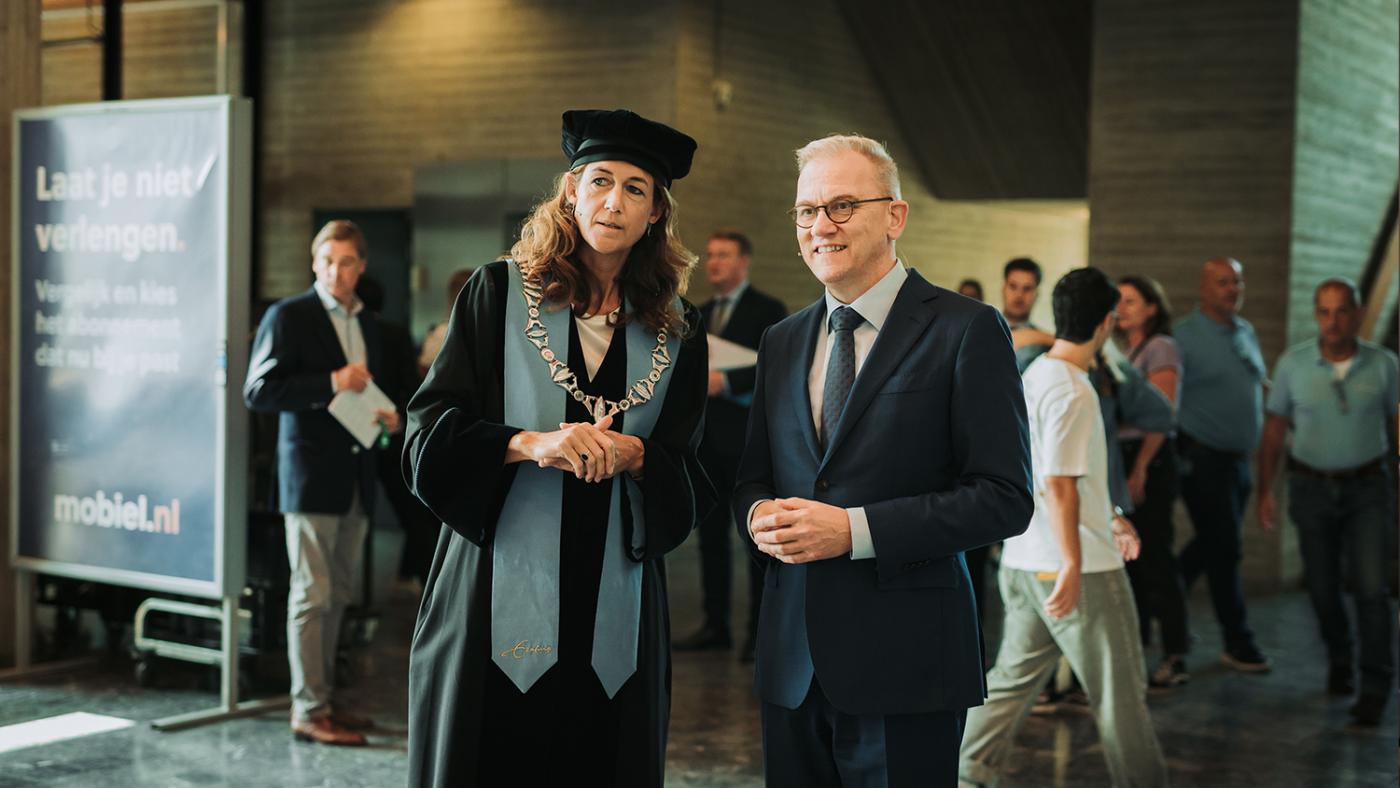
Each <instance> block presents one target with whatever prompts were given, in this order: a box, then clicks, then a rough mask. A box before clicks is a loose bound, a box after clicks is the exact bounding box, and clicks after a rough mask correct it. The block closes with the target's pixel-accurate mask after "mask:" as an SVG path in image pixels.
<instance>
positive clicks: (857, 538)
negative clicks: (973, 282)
mask: <svg viewBox="0 0 1400 788" xmlns="http://www.w3.org/2000/svg"><path fill="white" fill-rule="evenodd" d="M908 277H909V272H908V271H906V270H905V268H904V264H903V263H901V262H900V261H898V260H895V262H894V265H892V266H890V270H889V272H888V273H886V274H885V275H884V276H883V277H881V278H880V281H878V282H876V283H875V285H874V286H872V287H871V288H870V289H869V290H866V291H865V292H864V293H862V294H861V295H860V297H859V298H857V299H856V300H854V301H852V302H851V303H849V304H843V303H842V302H841V301H840V300H839V299H837V298H836V296H834V295H832V294H831V291H830V290H828V291H826V316H824V317H823V318H822V320H823V322H824V323H825V325H826V330H825V331H818V332H817V346H816V349H815V351H814V352H813V353H812V368H811V370H809V371H808V373H807V396H808V399H809V400H810V401H811V403H812V422H813V424H815V425H816V428H817V434H818V436H819V437H822V438H824V437H825V436H822V435H821V429H822V421H821V413H822V391H823V389H825V388H826V365H827V362H828V361H829V360H830V357H831V347H832V346H831V343H830V342H828V341H827V335H828V334H830V333H831V320H830V315H831V313H832V312H834V311H836V309H837V308H838V307H842V306H848V307H850V308H852V309H854V310H855V311H856V312H858V313H859V314H860V316H861V317H863V318H865V322H863V323H861V324H860V325H859V326H857V327H856V329H855V331H854V332H852V335H853V339H854V340H855V354H856V358H855V362H856V380H857V381H859V380H860V370H861V367H863V366H864V365H865V359H866V358H867V357H868V356H869V355H870V349H871V348H872V347H874V345H875V340H876V339H877V338H879V336H880V329H881V328H883V327H884V325H885V319H886V318H888V317H889V316H890V308H891V307H893V306H894V299H895V297H896V296H898V295H899V290H900V288H902V287H903V286H904V280H905V279H907V278H908ZM759 503H763V501H759V502H758V503H755V504H754V505H753V506H752V507H751V508H750V509H749V525H750V527H752V525H753V512H754V509H756V508H758V504H759ZM846 514H847V516H848V517H849V518H850V520H851V558H852V559H853V560H854V559H862V558H874V557H875V543H874V541H873V540H872V539H871V538H870V522H869V521H868V520H867V519H866V517H865V507H863V506H855V507H849V508H847V509H846Z"/></svg>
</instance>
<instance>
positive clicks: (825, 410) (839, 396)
mask: <svg viewBox="0 0 1400 788" xmlns="http://www.w3.org/2000/svg"><path fill="white" fill-rule="evenodd" d="M864 322H865V318H863V317H861V316H860V313H859V312H857V311H856V310H854V309H852V308H850V307H848V306H843V307H837V309H836V311H835V312H832V313H831V355H830V356H828V357H827V362H826V385H825V386H824V387H823V388H822V434H821V441H822V448H826V446H827V443H828V442H829V441H830V440H831V436H832V434H834V433H835V432H836V423H837V422H838V421H839V420H840V419H841V409H842V408H844V407H846V399H847V398H848V397H850V395H851V385H852V384H853V383H855V381H856V335H855V331H856V327H857V326H859V325H860V324H861V323H864Z"/></svg>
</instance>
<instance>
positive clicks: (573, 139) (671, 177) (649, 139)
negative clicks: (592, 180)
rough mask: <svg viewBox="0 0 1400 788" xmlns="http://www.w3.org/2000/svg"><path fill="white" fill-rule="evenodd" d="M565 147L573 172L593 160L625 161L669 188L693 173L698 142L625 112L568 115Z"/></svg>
mask: <svg viewBox="0 0 1400 788" xmlns="http://www.w3.org/2000/svg"><path fill="white" fill-rule="evenodd" d="M563 148H564V155H565V156H568V157H569V168H570V169H573V168H574V167H578V166H582V165H584V164H588V163H589V162H594V161H625V162H628V163H629V164H635V165H637V166H638V167H641V168H642V169H644V170H646V171H647V172H649V173H651V175H652V177H654V178H656V181H657V183H659V184H661V185H662V186H665V187H666V188H668V189H669V188H671V182H672V181H676V180H680V179H681V178H684V177H685V175H686V173H688V172H690V160H691V158H692V157H694V156H695V140H693V139H691V138H690V137H688V136H686V135H684V134H682V133H680V132H679V131H676V130H675V129H673V128H671V127H670V126H666V125H664V124H661V123H657V122H656V121H654V120H647V119H646V118H644V117H642V116H641V115H638V114H637V113H635V112H631V111H629V110H625V109H614V110H606V109H571V110H569V111H568V112H565V113H564V144H563Z"/></svg>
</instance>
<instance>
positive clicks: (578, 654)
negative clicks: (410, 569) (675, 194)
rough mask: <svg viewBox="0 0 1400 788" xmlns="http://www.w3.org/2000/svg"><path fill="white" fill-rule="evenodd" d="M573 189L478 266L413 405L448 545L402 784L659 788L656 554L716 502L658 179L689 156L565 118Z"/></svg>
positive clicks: (661, 650) (421, 472)
mask: <svg viewBox="0 0 1400 788" xmlns="http://www.w3.org/2000/svg"><path fill="white" fill-rule="evenodd" d="M563 147H564V153H565V154H566V155H567V156H568V157H569V160H570V167H569V170H568V171H567V172H565V173H563V174H561V175H560V177H559V179H558V183H557V187H556V189H555V192H554V195H553V197H552V198H549V199H546V200H545V201H544V202H542V203H540V204H539V205H538V206H536V208H535V209H534V211H533V212H532V213H531V215H530V217H529V218H528V219H527V220H526V222H525V225H524V228H523V230H522V233H521V240H520V242H519V243H517V244H516V245H515V247H514V248H513V249H512V250H511V258H509V259H505V260H501V261H497V262H495V263H492V264H490V265H487V266H485V267H483V268H482V269H480V270H478V271H477V272H476V274H475V275H474V276H473V277H472V279H471V281H470V282H469V283H468V284H467V286H466V288H464V290H463V291H462V293H461V295H460V296H459V297H458V300H457V304H456V308H455V309H454V310H453V313H452V317H451V320H450V324H449V328H448V334H447V339H446V341H445V343H444V346H443V349H442V351H441V353H440V354H439V355H438V357H437V361H436V362H435V363H434V364H433V366H432V369H431V370H430V371H429V373H428V377H427V379H426V380H425V381H424V383H423V386H422V388H421V389H420V390H419V391H418V393H417V395H416V396H415V397H414V398H413V400H412V402H411V404H410V406H409V427H408V439H407V444H406V447H405V452H404V470H405V474H406V477H407V479H408V481H409V484H410V485H411V487H412V488H413V490H414V492H415V493H416V494H417V495H418V497H419V498H420V499H422V501H423V502H424V503H425V504H427V505H428V507H429V508H431V509H432V510H433V512H434V513H436V515H437V516H438V517H439V518H440V519H441V520H442V522H443V524H444V525H445V526H446V527H444V528H443V529H442V532H441V536H440V537H439V540H438V546H437V552H436V555H435V557H434V559H433V565H432V570H431V572H430V573H429V576H428V580H427V583H426V586H425V589H424V598H423V603H422V608H421V610H420V611H419V615H418V623H417V627H416V629H415V632H414V638H413V652H412V658H411V663H410V671H409V768H410V777H409V783H410V784H411V785H414V786H419V785H432V786H465V785H479V786H505V785H512V786H515V785H518V786H533V785H608V786H657V787H658V788H659V786H661V785H662V781H663V771H664V761H665V752H666V728H667V724H668V720H669V714H670V681H671V664H670V624H669V621H668V617H667V607H666V578H665V572H664V565H663V561H662V556H664V555H665V554H666V553H667V552H668V551H670V550H672V549H674V548H675V547H677V546H678V545H680V544H681V542H683V541H684V540H685V538H686V536H687V535H688V534H689V533H690V530H691V528H692V527H693V526H694V523H695V522H696V520H697V516H698V515H701V514H703V513H704V512H703V511H697V510H699V509H702V508H707V507H708V506H709V505H711V504H712V503H713V491H712V490H710V488H709V484H708V482H707V481H706V480H705V477H704V474H703V472H702V471H700V469H699V466H698V464H697V462H696V459H695V450H696V446H697V444H698V442H699V440H700V435H701V422H702V415H703V410H704V406H705V399H706V373H707V366H708V364H707V352H706V345H705V334H704V332H703V331H702V330H700V329H699V328H698V327H699V325H700V321H699V317H698V313H697V311H696V310H695V308H694V307H693V306H691V305H690V304H689V303H686V302H685V301H683V300H681V299H680V297H679V292H680V291H681V290H682V289H684V286H685V284H686V281H687V280H688V277H689V274H690V270H691V268H692V267H693V265H694V262H695V257H694V255H692V254H690V253H689V252H688V251H686V249H685V248H684V247H683V246H682V245H681V243H680V242H679V240H678V238H677V236H676V232H675V223H674V222H675V203H674V201H673V200H672V198H671V195H670V186H671V183H672V181H674V180H675V179H677V178H680V177H681V176H683V175H685V174H686V172H687V171H688V170H689V168H690V161H691V157H692V155H693V153H694V149H695V143H694V141H693V140H691V139H690V138H689V137H687V136H685V135H684V134H681V133H680V132H677V131H675V130H674V129H671V128H668V127H666V126H664V125H661V124H659V123H654V122H652V121H648V120H646V119H644V118H641V117H639V116H637V115H635V114H633V113H631V112H626V111H625V110H618V111H610V112H608V111H596V110H587V111H571V112H566V113H565V114H564V145H563Z"/></svg>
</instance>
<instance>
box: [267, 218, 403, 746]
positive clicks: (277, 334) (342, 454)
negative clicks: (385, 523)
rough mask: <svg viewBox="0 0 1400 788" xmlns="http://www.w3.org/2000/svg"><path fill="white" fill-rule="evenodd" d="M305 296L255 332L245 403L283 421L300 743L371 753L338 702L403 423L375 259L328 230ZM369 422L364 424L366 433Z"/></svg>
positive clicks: (340, 225) (347, 229) (290, 626)
mask: <svg viewBox="0 0 1400 788" xmlns="http://www.w3.org/2000/svg"><path fill="white" fill-rule="evenodd" d="M311 254H312V263H311V269H312V271H314V272H315V274H316V281H315V283H314V284H313V285H312V287H311V289H310V290H307V291H306V292H305V293H301V294H300V295H295V296H291V297H290V298H285V299H283V300H281V301H278V302H277V303H275V304H273V305H272V307H271V308H269V309H268V311H267V314H266V315H264V316H263V319H262V323H261V325H259V326H258V334H257V338H256V339H255V340H254V341H253V351H252V354H251V357H250V359H249V362H248V379H247V381H246V382H245V383H244V384H243V400H244V402H246V403H247V405H248V407H249V408H250V409H252V410H254V411H263V412H277V413H279V414H280V419H279V422H278V435H277V477H278V491H279V494H280V495H279V500H280V504H279V508H280V509H281V511H282V514H283V516H284V518H285V520H286V528H287V560H288V562H289V563H290V565H291V572H292V575H291V591H290V593H289V594H288V598H287V659H288V661H289V662H290V664H291V676H292V686H291V694H292V732H293V734H294V735H295V736H296V737H297V738H298V739H305V740H309V741H316V742H321V743H323V744H338V745H349V746H364V745H365V743H366V742H365V737H364V735H363V734H361V733H359V731H360V730H363V729H366V728H369V727H371V726H372V724H373V723H372V722H371V721H370V720H368V719H366V718H364V717H360V716H358V715H355V714H351V713H350V712H349V711H347V710H346V709H344V708H341V707H337V706H335V705H334V704H333V702H332V698H331V692H332V688H333V687H334V686H335V682H334V670H335V654H336V643H337V641H338V640H339V636H340V622H341V618H342V617H343V616H344V613H345V608H346V606H347V605H348V604H349V602H350V598H351V594H352V592H353V589H354V574H355V567H356V566H357V565H358V564H359V561H360V554H361V551H362V547H363V545H364V541H365V533H366V531H367V530H368V527H369V519H368V517H367V515H366V513H367V512H370V511H373V508H374V484H375V463H374V461H373V458H372V456H371V454H370V452H371V451H372V450H373V449H374V447H375V446H376V445H377V440H376V438H377V436H378V434H379V433H380V432H381V431H383V432H388V433H394V432H398V430H399V428H400V423H401V422H400V414H399V412H398V410H397V409H396V407H395V406H394V405H393V403H392V402H390V401H388V400H387V399H385V398H384V394H383V392H381V391H379V389H378V387H377V386H375V385H374V383H373V382H372V380H373V378H374V373H375V372H376V371H377V370H378V369H379V366H380V364H381V352H380V337H379V330H378V325H377V323H376V320H375V318H374V315H373V314H372V313H370V312H367V311H364V308H363V307H364V305H363V304H362V303H361V302H360V300H359V299H358V298H356V296H355V284H356V283H357V282H358V281H359V279H360V275H361V274H362V273H364V270H365V264H366V262H367V257H368V249H367V246H366V244H365V237H364V234H363V233H361V232H360V229H359V228H358V227H356V226H355V225H354V224H353V223H351V222H348V221H332V222H328V223H327V224H326V226H325V227H323V228H321V231H320V232H319V233H317V234H316V238H315V240H313V241H312V242H311ZM362 422H363V423H362Z"/></svg>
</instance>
